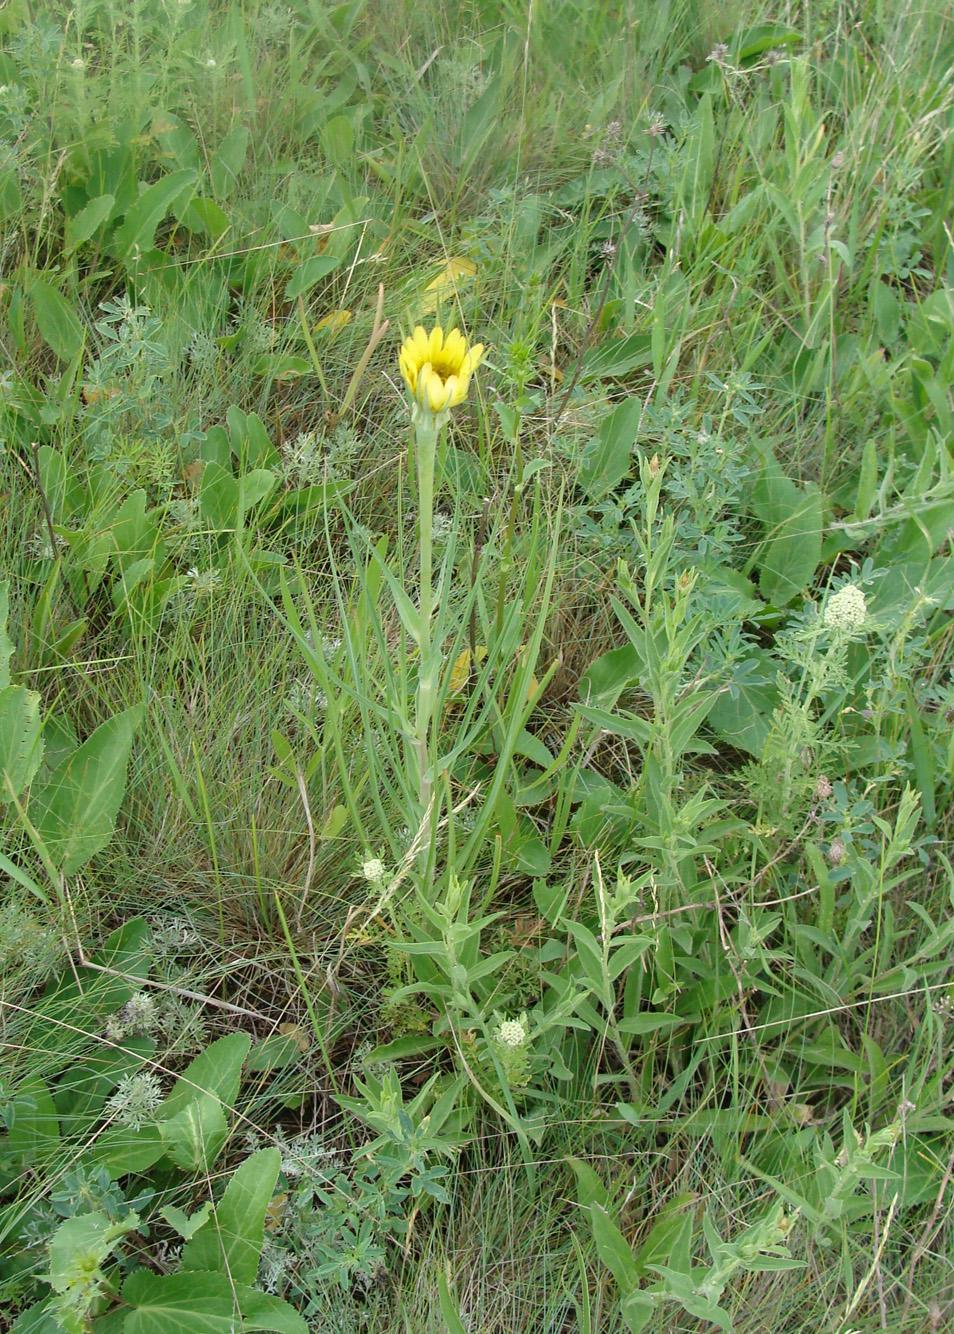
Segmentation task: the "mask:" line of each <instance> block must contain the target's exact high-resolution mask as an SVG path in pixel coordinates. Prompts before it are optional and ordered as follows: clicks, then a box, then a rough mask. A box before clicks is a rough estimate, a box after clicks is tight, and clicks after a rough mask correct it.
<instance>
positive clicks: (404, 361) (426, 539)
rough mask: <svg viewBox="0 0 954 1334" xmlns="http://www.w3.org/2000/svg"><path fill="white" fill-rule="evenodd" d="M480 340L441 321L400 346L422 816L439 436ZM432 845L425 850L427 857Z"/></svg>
mask: <svg viewBox="0 0 954 1334" xmlns="http://www.w3.org/2000/svg"><path fill="white" fill-rule="evenodd" d="M483 352H484V348H483V344H482V343H476V344H475V345H474V346H473V347H470V346H469V345H468V342H467V339H466V338H465V337H464V336H463V334H462V333H461V332H460V330H459V329H452V330H451V331H450V333H449V334H448V335H447V337H446V338H445V336H444V331H443V329H442V328H441V327H440V325H439V324H438V325H435V327H434V328H433V329H431V331H430V333H428V332H427V330H426V329H424V328H423V327H422V326H421V325H418V326H417V328H416V329H415V330H414V332H413V334H412V335H411V337H410V338H406V339H405V340H404V343H403V344H402V346H401V352H400V356H399V358H398V363H399V365H400V367H401V374H402V375H403V377H404V382H405V384H406V385H407V387H408V389H409V390H410V391H411V395H412V398H413V400H414V406H413V409H412V412H413V421H414V433H415V441H416V452H417V457H416V460H415V462H416V473H417V515H418V546H419V559H420V567H419V579H420V584H419V593H418V624H417V626H416V630H417V636H416V637H417V646H418V649H419V650H420V665H419V668H418V681H417V699H416V701H415V708H414V738H413V748H414V760H415V769H416V774H415V777H416V785H417V792H418V800H419V803H420V818H421V819H422V820H425V819H427V816H428V812H429V810H430V805H431V794H432V790H433V780H432V779H431V777H430V775H429V773H428V760H429V749H430V744H429V743H430V734H431V726H432V723H433V718H434V708H435V704H436V700H437V671H438V664H439V661H440V654H439V651H438V649H439V645H438V646H434V645H433V644H432V643H431V621H432V618H433V615H434V590H433V541H434V538H433V528H434V472H435V468H436V460H437V441H438V437H439V436H440V433H441V430H442V428H443V427H444V426H445V425H446V424H447V422H448V420H449V418H450V411H451V408H453V407H456V406H457V405H458V404H459V403H463V401H464V399H465V398H466V397H467V390H468V389H469V387H470V378H471V376H472V375H473V373H474V371H475V370H476V368H477V366H478V365H479V363H480V359H481V357H482V356H483ZM428 855H429V847H427V848H425V849H424V850H423V856H424V858H425V859H426V858H427V856H428Z"/></svg>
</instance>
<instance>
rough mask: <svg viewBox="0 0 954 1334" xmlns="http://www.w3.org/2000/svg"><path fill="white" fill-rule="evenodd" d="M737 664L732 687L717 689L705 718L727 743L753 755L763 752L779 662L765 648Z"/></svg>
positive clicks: (770, 717)
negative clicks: (735, 676) (735, 677)
mask: <svg viewBox="0 0 954 1334" xmlns="http://www.w3.org/2000/svg"><path fill="white" fill-rule="evenodd" d="M754 652H755V656H754V657H753V658H750V659H748V660H747V661H746V662H745V663H742V664H740V667H739V669H738V672H737V679H736V680H734V681H733V682H732V685H731V687H726V688H724V689H723V690H720V691H719V694H718V696H717V698H716V701H715V703H714V704H713V706H712V708H711V709H710V710H709V717H708V719H707V720H706V721H707V722H708V725H709V726H710V727H711V728H712V729H713V731H714V732H715V733H716V735H717V736H720V737H722V739H723V741H727V742H728V743H729V745H730V746H735V748H736V749H737V750H744V751H746V752H747V753H748V754H749V755H755V756H756V757H758V756H760V755H761V754H762V751H763V750H764V748H765V742H766V739H767V737H768V734H769V728H770V727H771V725H772V715H773V712H774V710H775V708H776V706H777V704H778V698H779V696H778V688H777V687H776V685H775V681H776V678H777V677H778V663H776V662H775V661H774V659H773V658H772V657H771V656H770V655H769V654H768V653H767V652H765V651H764V650H762V649H757V650H755V651H754Z"/></svg>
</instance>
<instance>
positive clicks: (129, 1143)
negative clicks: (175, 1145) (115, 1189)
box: [85, 1125, 166, 1181]
mask: <svg viewBox="0 0 954 1334" xmlns="http://www.w3.org/2000/svg"><path fill="white" fill-rule="evenodd" d="M165 1153H166V1145H165V1143H164V1141H163V1139H162V1136H161V1135H160V1134H159V1131H158V1130H157V1129H156V1127H155V1126H154V1125H145V1126H142V1127H140V1129H139V1130H131V1129H129V1128H128V1127H127V1126H113V1127H111V1129H109V1130H106V1131H104V1132H103V1134H102V1135H100V1137H99V1139H98V1140H97V1141H96V1143H95V1144H94V1145H92V1147H91V1148H89V1149H88V1150H87V1151H86V1154H85V1161H86V1162H87V1163H88V1164H89V1165H90V1166H102V1167H104V1168H105V1169H106V1171H107V1172H108V1173H109V1176H110V1179H111V1180H113V1181H119V1179H120V1178H121V1177H124V1176H128V1175H129V1174H130V1173H133V1172H148V1171H149V1169H150V1167H153V1166H154V1165H155V1164H156V1163H157V1162H158V1161H159V1159H160V1158H162V1157H163V1155H164V1154H165Z"/></svg>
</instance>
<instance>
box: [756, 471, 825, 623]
mask: <svg viewBox="0 0 954 1334" xmlns="http://www.w3.org/2000/svg"><path fill="white" fill-rule="evenodd" d="M796 490H797V492H798V493H797V496H796V497H794V498H793V503H792V504H791V506H790V508H789V509H788V513H787V514H786V515H785V517H784V518H783V519H782V521H781V523H779V524H778V525H777V526H774V527H773V528H772V529H771V534H770V540H769V542H768V545H767V546H766V547H765V549H764V550H763V552H762V556H761V559H760V560H759V588H760V590H761V593H762V596H763V597H764V598H765V600H766V602H771V603H773V604H774V605H775V606H777V607H784V606H787V605H788V603H789V602H791V601H792V599H793V598H795V597H797V596H798V594H799V593H801V592H802V591H803V590H804V589H805V588H807V587H808V585H809V584H810V583H811V582H812V579H813V578H814V575H815V570H816V568H817V566H818V562H819V560H820V558H821V545H822V527H823V519H822V496H821V492H820V491H819V490H818V488H817V487H816V486H811V487H807V488H806V489H805V490H804V491H802V490H798V489H797V488H796Z"/></svg>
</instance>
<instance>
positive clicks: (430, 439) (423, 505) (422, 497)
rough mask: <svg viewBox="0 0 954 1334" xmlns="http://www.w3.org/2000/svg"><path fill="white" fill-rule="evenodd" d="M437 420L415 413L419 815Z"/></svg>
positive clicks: (424, 806) (428, 703)
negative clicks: (418, 567) (418, 654)
mask: <svg viewBox="0 0 954 1334" xmlns="http://www.w3.org/2000/svg"><path fill="white" fill-rule="evenodd" d="M440 426H441V423H440V422H439V421H438V419H437V418H436V417H434V416H433V415H432V414H430V413H428V414H424V413H419V414H418V415H417V421H416V423H415V436H416V460H415V461H416V466H417V516H418V541H419V546H420V584H419V603H418V605H419V610H420V617H421V619H420V637H419V642H418V647H419V649H420V667H419V670H418V680H417V703H416V708H415V716H414V724H415V727H414V733H415V735H414V749H415V753H416V757H417V785H418V797H419V800H420V805H421V817H422V819H423V818H425V817H426V815H427V811H428V808H429V806H430V802H431V789H432V783H431V779H430V776H429V774H428V749H429V747H428V742H429V739H430V728H431V715H432V714H433V712H434V702H435V697H436V693H437V691H436V685H437V683H436V680H435V677H436V663H435V662H433V661H432V653H431V618H432V616H433V614H434V594H433V589H432V567H433V541H434V469H435V461H436V458H437V438H438V435H439V434H440Z"/></svg>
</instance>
